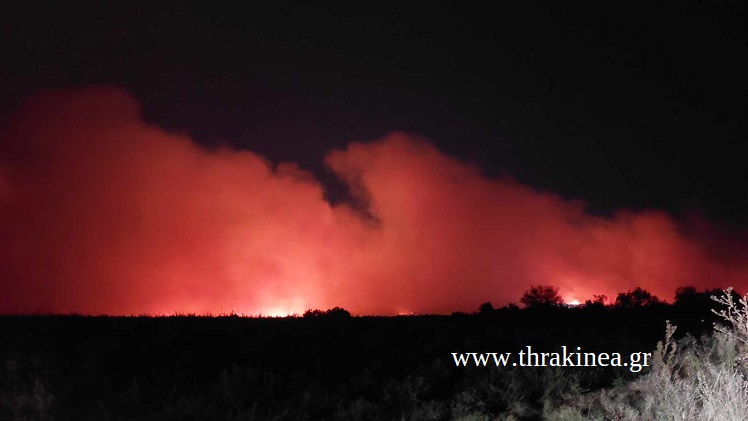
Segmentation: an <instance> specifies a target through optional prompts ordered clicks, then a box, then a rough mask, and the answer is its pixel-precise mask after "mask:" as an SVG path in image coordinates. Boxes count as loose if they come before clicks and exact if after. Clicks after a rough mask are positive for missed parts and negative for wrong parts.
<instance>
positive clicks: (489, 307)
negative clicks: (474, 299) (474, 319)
mask: <svg viewBox="0 0 748 421" xmlns="http://www.w3.org/2000/svg"><path fill="white" fill-rule="evenodd" d="M493 310H494V308H493V304H491V303H490V302H488V301H486V302H485V303H483V304H481V305H480V306H479V307H478V313H479V314H491V313H493Z"/></svg>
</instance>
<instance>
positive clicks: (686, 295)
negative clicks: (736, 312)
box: [674, 286, 740, 311]
mask: <svg viewBox="0 0 748 421" xmlns="http://www.w3.org/2000/svg"><path fill="white" fill-rule="evenodd" d="M722 295H724V293H723V292H722V290H721V289H719V288H713V289H706V290H704V291H703V292H698V291H697V290H696V288H695V287H692V286H684V287H679V288H678V289H676V290H675V303H674V304H675V305H676V306H677V307H680V308H684V309H688V310H689V311H692V310H706V311H709V310H710V309H712V308H715V307H717V306H718V305H717V304H716V302H715V301H714V300H712V297H714V296H717V297H721V296H722ZM731 295H732V298H733V300H734V301H736V302H737V301H738V300H739V299H740V294H738V293H737V292H735V291H732V292H731Z"/></svg>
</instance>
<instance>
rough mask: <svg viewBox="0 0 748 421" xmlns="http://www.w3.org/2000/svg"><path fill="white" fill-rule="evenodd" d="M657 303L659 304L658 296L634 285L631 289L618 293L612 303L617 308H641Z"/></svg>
mask: <svg viewBox="0 0 748 421" xmlns="http://www.w3.org/2000/svg"><path fill="white" fill-rule="evenodd" d="M657 304H660V299H659V298H657V297H656V296H654V295H652V294H651V293H650V292H649V291H647V290H645V289H642V288H640V287H636V288H635V289H634V290H632V291H628V292H621V293H619V294H618V296H617V297H616V302H615V304H614V305H615V306H616V307H619V308H641V307H648V306H654V305H657Z"/></svg>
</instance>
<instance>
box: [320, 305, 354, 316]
mask: <svg viewBox="0 0 748 421" xmlns="http://www.w3.org/2000/svg"><path fill="white" fill-rule="evenodd" d="M325 316H327V317H333V318H336V319H346V318H349V317H351V313H350V312H349V311H348V310H346V309H344V308H342V307H333V308H331V309H329V310H327V311H326V312H325Z"/></svg>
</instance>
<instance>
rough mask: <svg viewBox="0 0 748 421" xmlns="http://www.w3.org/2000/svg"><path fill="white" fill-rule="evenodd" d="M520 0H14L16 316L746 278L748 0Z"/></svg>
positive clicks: (5, 208) (0, 129) (0, 198)
mask: <svg viewBox="0 0 748 421" xmlns="http://www.w3.org/2000/svg"><path fill="white" fill-rule="evenodd" d="M521 3H522V5H517V4H515V5H506V6H495V5H494V6H493V8H491V9H483V8H479V7H477V6H475V5H471V6H465V5H459V4H456V3H446V2H432V3H430V4H429V6H428V7H423V6H422V7H416V6H415V5H411V4H410V3H409V2H396V3H391V4H389V3H382V2H376V3H369V4H354V3H348V4H328V3H321V2H311V3H306V4H305V3H303V2H282V1H277V2H254V3H252V4H254V6H252V7H251V8H249V9H248V8H247V6H246V5H245V4H240V3H234V4H230V3H227V2H218V4H213V3H212V2H180V4H169V5H167V4H166V3H163V2H155V3H154V2H143V3H139V4H137V3H132V2H129V3H124V2H107V4H106V5H105V6H104V5H92V4H87V3H79V2H38V4H36V5H33V6H29V5H27V4H25V2H5V3H3V5H2V6H0V63H2V64H1V65H0V136H1V137H0V141H1V142H2V143H1V144H0V250H2V251H0V313H31V312H83V313H108V314H138V313H140V312H152V313H171V312H173V311H196V312H214V313H215V312H219V311H236V312H238V313H247V314H257V313H264V314H288V313H293V312H303V311H304V310H305V309H307V308H329V307H332V306H336V305H337V306H342V307H345V308H347V309H349V310H351V311H352V312H353V313H356V314H369V313H375V314H395V313H401V312H441V313H448V312H451V311H457V310H475V309H477V306H478V305H479V304H480V303H482V302H485V301H489V300H490V301H492V302H494V304H495V305H503V304H506V303H507V302H510V301H515V302H516V301H518V299H519V297H520V296H521V294H522V292H523V291H524V290H526V289H527V288H528V287H529V286H530V285H537V284H553V285H558V286H559V287H560V288H561V292H562V295H563V296H564V297H565V299H567V300H573V299H581V300H584V299H587V298H590V296H591V295H592V294H608V295H609V296H615V294H616V293H617V292H621V291H626V290H628V289H632V288H634V287H637V286H642V287H645V288H646V289H648V290H650V291H652V292H653V293H655V294H657V295H659V296H660V297H661V298H664V299H666V300H670V299H672V294H673V292H674V289H675V288H676V287H677V286H682V285H695V286H697V287H699V288H714V287H726V286H730V285H732V286H735V287H736V288H737V289H738V290H740V291H742V290H744V289H745V287H746V286H748V235H747V234H746V232H747V231H746V229H748V212H746V210H747V209H748V174H747V173H746V166H745V164H744V160H745V158H744V157H745V153H744V152H743V145H742V143H743V141H744V140H746V139H747V138H748V121H747V119H746V115H748V113H747V112H748V106H746V103H745V100H746V98H748V78H746V77H745V75H746V74H748V64H746V63H748V61H746V60H745V57H746V56H748V54H747V53H748V25H747V24H746V23H745V22H746V20H745V16H747V14H746V8H747V6H746V5H745V3H744V2H738V1H735V2H726V1H716V2H696V1H684V2H678V3H673V4H672V5H660V6H657V5H652V4H646V5H645V4H642V5H634V4H628V3H627V4H618V5H615V6H613V5H610V4H600V3H595V2H580V3H576V4H571V5H570V4H565V3H564V4H543V3H537V2H521ZM136 4H137V7H136V6H135V5H136Z"/></svg>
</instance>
